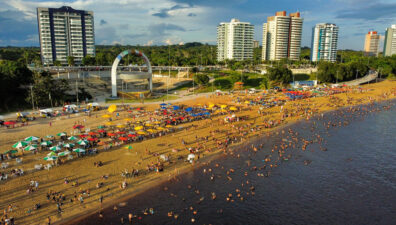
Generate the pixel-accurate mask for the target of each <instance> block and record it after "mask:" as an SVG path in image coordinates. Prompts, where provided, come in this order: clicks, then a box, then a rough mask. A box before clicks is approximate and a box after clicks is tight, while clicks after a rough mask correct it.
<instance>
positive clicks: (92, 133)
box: [88, 131, 99, 136]
mask: <svg viewBox="0 0 396 225" xmlns="http://www.w3.org/2000/svg"><path fill="white" fill-rule="evenodd" d="M88 134H89V135H91V136H93V135H99V134H98V133H95V132H92V131H91V132H89V133H88Z"/></svg>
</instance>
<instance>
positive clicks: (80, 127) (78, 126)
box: [73, 124, 84, 130]
mask: <svg viewBox="0 0 396 225" xmlns="http://www.w3.org/2000/svg"><path fill="white" fill-rule="evenodd" d="M83 128H84V126H83V125H81V124H77V125H74V126H73V129H79V130H81V129H83Z"/></svg>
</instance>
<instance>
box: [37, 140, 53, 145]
mask: <svg viewBox="0 0 396 225" xmlns="http://www.w3.org/2000/svg"><path fill="white" fill-rule="evenodd" d="M40 144H41V145H42V146H50V145H52V142H51V141H43V142H41V143H40Z"/></svg>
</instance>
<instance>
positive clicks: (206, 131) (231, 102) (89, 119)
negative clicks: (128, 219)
mask: <svg viewBox="0 0 396 225" xmlns="http://www.w3.org/2000/svg"><path fill="white" fill-rule="evenodd" d="M258 95H259V94H255V95H245V94H240V95H238V94H235V95H223V96H214V95H211V94H208V95H206V96H201V97H198V98H195V99H188V100H179V101H177V102H174V103H173V104H174V105H178V104H183V105H186V106H196V105H198V104H200V105H205V104H206V105H208V104H209V103H213V104H217V105H223V104H226V105H228V106H236V107H238V108H239V109H240V110H238V111H237V112H235V115H236V116H237V117H240V118H247V119H244V120H239V121H238V122H233V123H226V122H224V117H225V116H227V115H218V114H216V115H212V117H211V119H205V120H198V121H193V122H188V123H183V124H180V125H177V126H175V127H173V128H172V129H174V130H175V131H174V132H169V133H167V134H166V135H164V136H161V137H156V138H152V139H147V140H144V141H141V142H136V143H135V142H133V143H130V144H127V145H131V146H132V148H131V149H126V148H125V146H126V145H121V146H113V147H112V148H111V149H108V150H104V149H103V148H104V146H99V147H98V151H99V154H96V155H92V156H85V157H82V158H75V159H73V160H70V161H67V162H66V163H64V164H62V165H59V166H54V167H52V168H51V169H49V170H35V169H34V166H35V165H37V164H47V162H45V161H44V160H43V158H44V157H45V156H46V154H47V153H48V151H43V152H39V153H37V154H32V153H31V152H25V153H24V155H22V156H19V157H18V158H22V163H17V162H16V160H15V159H12V160H8V161H6V162H8V163H9V167H8V168H6V169H1V172H9V171H10V170H11V169H15V168H22V169H23V170H24V175H22V176H18V177H9V179H7V180H6V181H0V209H1V210H2V211H3V210H6V209H8V208H9V206H10V205H11V208H12V211H10V210H6V212H5V213H6V214H7V216H8V217H9V218H10V217H13V218H15V223H16V224H47V223H48V222H47V219H48V217H50V219H51V224H52V223H55V224H61V223H67V224H75V223H76V221H77V220H78V218H80V217H81V216H86V215H88V214H90V213H96V212H98V211H99V209H100V208H101V207H106V206H112V205H113V204H115V202H122V201H123V199H125V198H130V197H132V196H133V195H136V194H139V193H141V192H143V191H144V190H146V189H147V188H148V187H151V186H153V185H156V184H158V183H161V182H166V181H167V180H169V179H172V178H173V177H174V176H176V175H178V174H180V173H182V172H184V171H186V170H190V169H194V168H195V167H197V166H199V164H202V163H205V161H207V160H210V159H212V157H215V156H219V155H221V153H222V152H223V150H224V149H223V147H219V142H223V141H224V140H225V139H226V138H227V137H228V136H229V134H232V135H234V136H236V137H238V139H237V140H236V141H235V142H233V143H230V145H229V146H237V145H238V144H241V143H246V142H247V141H248V139H249V138H252V137H257V136H259V135H263V134H267V135H271V134H270V132H271V131H273V130H274V129H276V128H278V127H280V126H284V125H285V124H290V123H292V122H295V121H297V120H301V119H309V118H310V117H312V116H313V115H315V114H316V115H317V114H320V113H323V112H326V111H330V110H335V109H337V108H340V107H345V106H353V105H360V104H368V103H371V102H375V101H383V100H387V99H391V98H395V97H396V96H395V95H396V83H395V82H391V81H384V82H381V83H376V84H369V85H365V86H363V88H362V89H351V90H350V91H349V92H346V93H340V94H335V95H331V96H330V97H329V96H323V97H315V98H307V99H301V100H295V101H290V102H287V103H286V104H285V105H284V106H275V107H272V108H268V109H264V110H261V111H262V112H261V115H259V113H258V110H259V106H247V105H246V104H243V102H244V101H245V100H250V99H255V98H256V97H257V96H258ZM277 96H279V97H280V96H283V94H282V93H278V94H277ZM237 97H239V98H240V99H241V100H242V101H241V102H242V103H241V104H237V103H236V101H235V100H236V98H237ZM140 106H141V107H143V108H144V110H145V111H153V110H155V109H158V108H159V106H158V104H145V105H140ZM297 106H298V107H297ZM118 108H119V109H120V108H121V107H118ZM296 108H299V110H298V111H297V110H296ZM117 113H118V114H119V116H118V117H116V116H113V122H112V123H113V124H114V125H118V124H120V125H121V124H125V122H126V120H125V119H126V118H130V112H127V111H126V110H119V111H117ZM104 114H107V111H106V110H102V111H99V112H93V114H92V115H91V116H86V115H84V114H83V113H80V114H74V115H71V116H70V117H69V116H62V117H57V118H53V119H39V120H37V121H33V122H30V123H29V125H28V126H23V127H16V128H13V129H6V128H4V127H3V128H0V152H5V151H6V150H9V149H12V147H11V146H12V145H13V144H14V143H16V142H17V141H20V140H23V139H25V138H26V137H29V136H38V137H45V136H46V135H50V134H51V135H56V134H57V133H60V132H67V133H68V134H71V133H73V132H75V130H74V129H73V125H75V124H82V125H84V126H85V128H84V129H87V128H89V129H90V130H96V129H97V127H98V126H100V125H103V124H105V123H106V122H107V119H105V118H102V116H103V115H104ZM285 114H290V115H291V116H285ZM149 117H150V116H144V115H140V117H139V118H135V119H133V120H132V123H133V122H134V121H137V120H147V119H148V118H149ZM269 120H271V121H281V122H279V123H277V126H274V127H271V128H265V124H266V123H267V122H268V121H269ZM56 138H58V137H56ZM183 143H184V144H183ZM229 146H228V147H229ZM190 147H191V148H199V149H200V152H199V153H198V155H199V157H200V159H199V160H196V161H195V162H194V163H193V164H190V163H189V162H185V159H186V158H187V155H188V154H189V153H190V152H189V151H188V148H190ZM162 154H165V155H168V156H169V158H170V160H169V161H168V162H163V166H164V170H163V172H154V171H152V172H147V170H146V167H147V165H149V164H152V163H157V162H158V161H159V158H160V157H159V156H160V155H162ZM99 161H100V162H102V163H103V165H102V166H100V167H96V166H94V163H95V162H99ZM125 169H127V170H128V171H131V170H132V169H135V170H139V171H141V173H140V174H139V176H135V177H127V178H126V177H122V176H121V173H122V171H124V170H125ZM103 176H106V177H107V178H106V179H104V178H103ZM65 178H67V180H68V183H67V184H65V182H64V181H65V180H64V179H65ZM32 180H33V181H37V182H38V184H39V185H38V188H37V190H34V191H33V192H31V193H27V189H28V188H29V184H30V181H32ZM123 181H125V182H126V183H127V184H128V185H127V187H126V188H125V189H122V188H120V185H121V183H122V182H123ZM73 183H78V185H74V186H73V185H72V184H73ZM98 183H102V185H100V187H99V188H97V184H98ZM49 192H51V193H58V194H57V195H58V196H63V197H64V198H65V200H64V201H63V204H62V206H61V208H62V212H61V213H58V209H57V205H56V203H54V202H53V201H51V200H47V193H49ZM81 193H84V194H81ZM76 195H77V196H79V195H82V196H83V199H84V200H83V203H81V202H80V201H73V202H71V201H70V200H71V199H74V197H75V196H76ZM101 198H103V203H101V202H100V199H101ZM37 203H39V204H40V207H39V208H38V209H35V205H36V204H37Z"/></svg>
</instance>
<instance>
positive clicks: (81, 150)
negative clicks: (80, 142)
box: [73, 148, 85, 153]
mask: <svg viewBox="0 0 396 225" xmlns="http://www.w3.org/2000/svg"><path fill="white" fill-rule="evenodd" d="M73 152H77V153H83V152H85V150H84V149H82V148H75V149H73Z"/></svg>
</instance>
